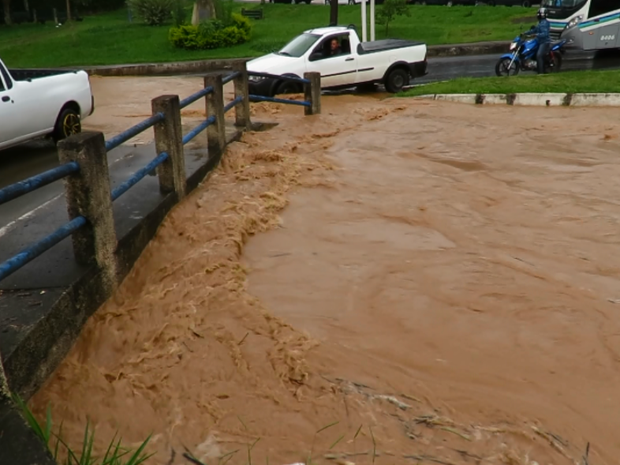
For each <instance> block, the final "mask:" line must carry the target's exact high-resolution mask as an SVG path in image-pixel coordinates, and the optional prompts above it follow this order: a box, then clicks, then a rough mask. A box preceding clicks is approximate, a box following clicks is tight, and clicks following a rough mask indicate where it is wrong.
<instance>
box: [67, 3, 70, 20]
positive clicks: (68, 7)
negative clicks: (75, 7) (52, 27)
mask: <svg viewBox="0 0 620 465" xmlns="http://www.w3.org/2000/svg"><path fill="white" fill-rule="evenodd" d="M69 21H71V0H67V22H69Z"/></svg>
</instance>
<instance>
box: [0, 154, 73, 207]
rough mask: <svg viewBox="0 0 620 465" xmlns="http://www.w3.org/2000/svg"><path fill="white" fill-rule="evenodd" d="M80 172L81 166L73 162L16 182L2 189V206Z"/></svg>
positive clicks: (0, 203)
mask: <svg viewBox="0 0 620 465" xmlns="http://www.w3.org/2000/svg"><path fill="white" fill-rule="evenodd" d="M79 170H80V165H78V164H77V163H76V162H74V161H71V162H69V163H65V164H64V165H60V166H57V167H56V168H53V169H51V170H48V171H44V172H43V173H41V174H37V175H35V176H32V177H30V178H28V179H24V180H23V181H19V182H16V183H15V184H11V185H10V186H6V187H4V188H2V189H0V205H2V204H3V203H6V202H8V201H9V200H13V199H16V198H18V197H21V196H22V195H25V194H27V193H29V192H32V191H35V190H37V189H38V188H40V187H43V186H46V185H48V184H50V183H52V182H54V181H58V180H60V179H62V178H64V177H65V176H68V175H69V174H71V173H76V172H78V171H79Z"/></svg>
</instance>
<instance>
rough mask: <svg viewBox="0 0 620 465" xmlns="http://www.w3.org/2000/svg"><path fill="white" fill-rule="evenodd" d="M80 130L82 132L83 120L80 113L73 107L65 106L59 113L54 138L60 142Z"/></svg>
mask: <svg viewBox="0 0 620 465" xmlns="http://www.w3.org/2000/svg"><path fill="white" fill-rule="evenodd" d="M80 132H82V122H81V121H80V115H79V113H78V112H77V111H75V110H74V109H72V108H65V109H64V110H63V111H61V112H60V115H58V119H57V120H56V125H55V126H54V132H53V133H52V138H53V139H54V141H56V142H58V141H59V140H62V139H66V138H67V137H70V136H73V135H74V134H79V133H80Z"/></svg>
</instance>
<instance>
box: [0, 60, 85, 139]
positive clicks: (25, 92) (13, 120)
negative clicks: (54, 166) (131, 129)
mask: <svg viewBox="0 0 620 465" xmlns="http://www.w3.org/2000/svg"><path fill="white" fill-rule="evenodd" d="M94 108H95V103H94V98H93V95H92V92H91V87H90V80H89V78H88V74H87V73H86V72H85V71H70V70H69V71H68V70H43V69H19V70H9V69H7V67H6V66H4V63H3V62H2V60H0V150H2V149H6V148H8V147H12V146H14V145H18V144H21V143H22V142H26V141H28V140H31V139H35V138H38V137H42V136H51V137H52V138H53V139H54V140H56V141H57V140H60V139H64V138H66V137H69V136H70V135H72V134H76V133H78V132H80V131H81V130H82V126H81V120H83V119H84V118H86V117H88V116H90V115H91V114H92V113H93V111H94Z"/></svg>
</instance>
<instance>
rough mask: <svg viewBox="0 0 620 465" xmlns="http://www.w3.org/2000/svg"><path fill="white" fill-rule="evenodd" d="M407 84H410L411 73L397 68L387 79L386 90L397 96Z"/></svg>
mask: <svg viewBox="0 0 620 465" xmlns="http://www.w3.org/2000/svg"><path fill="white" fill-rule="evenodd" d="M407 84H409V73H407V71H405V70H404V69H402V68H396V69H393V70H392V71H390V74H388V76H387V78H386V79H385V90H387V91H388V92H389V93H391V94H396V93H397V92H400V91H401V90H402V89H403V87H405V86H406V85H407Z"/></svg>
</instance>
